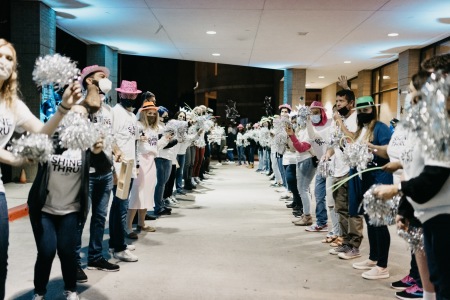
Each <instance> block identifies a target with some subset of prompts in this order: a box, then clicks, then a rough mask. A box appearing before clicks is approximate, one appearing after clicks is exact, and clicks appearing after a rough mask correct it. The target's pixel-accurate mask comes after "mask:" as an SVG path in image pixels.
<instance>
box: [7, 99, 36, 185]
mask: <svg viewBox="0 0 450 300" xmlns="http://www.w3.org/2000/svg"><path fill="white" fill-rule="evenodd" d="M31 118H35V116H34V115H33V114H32V113H31V111H30V110H29V109H28V107H27V106H26V105H25V103H23V102H22V101H21V100H15V101H14V102H13V104H12V106H11V107H9V106H8V105H7V103H6V102H5V101H4V100H0V147H2V149H3V148H5V146H6V144H8V142H9V140H10V139H11V136H12V135H13V133H14V131H15V130H18V129H19V128H18V127H20V126H22V125H23V124H24V123H26V122H27V121H28V120H30V119H31ZM1 175H2V174H1V170H0V192H3V193H4V192H5V187H4V186H3V181H2V180H1Z"/></svg>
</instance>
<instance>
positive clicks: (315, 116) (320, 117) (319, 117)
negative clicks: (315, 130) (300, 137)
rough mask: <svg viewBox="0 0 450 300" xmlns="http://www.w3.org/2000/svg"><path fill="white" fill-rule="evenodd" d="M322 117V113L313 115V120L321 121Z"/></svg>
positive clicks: (315, 121)
mask: <svg viewBox="0 0 450 300" xmlns="http://www.w3.org/2000/svg"><path fill="white" fill-rule="evenodd" d="M321 119H322V116H321V115H311V122H313V123H314V124H317V123H320V120H321Z"/></svg>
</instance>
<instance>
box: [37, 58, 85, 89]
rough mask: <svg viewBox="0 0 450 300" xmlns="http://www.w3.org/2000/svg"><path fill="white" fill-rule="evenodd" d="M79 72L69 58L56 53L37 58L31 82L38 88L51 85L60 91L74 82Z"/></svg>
mask: <svg viewBox="0 0 450 300" xmlns="http://www.w3.org/2000/svg"><path fill="white" fill-rule="evenodd" d="M79 73H80V70H79V69H78V68H77V65H76V64H75V63H74V62H72V61H71V60H70V58H68V57H65V56H61V55H60V54H58V53H56V54H53V55H46V56H44V57H38V59H36V63H35V66H34V70H33V80H34V82H36V84H37V85H38V86H44V85H53V86H54V87H55V89H61V88H63V87H64V86H65V85H68V84H70V83H72V82H74V81H75V80H76V79H77V77H78V74H79Z"/></svg>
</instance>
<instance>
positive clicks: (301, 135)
mask: <svg viewBox="0 0 450 300" xmlns="http://www.w3.org/2000/svg"><path fill="white" fill-rule="evenodd" d="M295 135H296V137H297V139H298V141H299V142H307V143H310V144H311V139H310V138H309V135H308V131H307V130H306V128H304V129H300V130H299V131H298V132H297V133H296V134H295ZM311 151H314V150H311V148H310V150H308V151H305V152H298V151H296V152H295V159H296V160H297V163H299V162H302V161H304V160H305V159H308V158H310V157H312V154H311Z"/></svg>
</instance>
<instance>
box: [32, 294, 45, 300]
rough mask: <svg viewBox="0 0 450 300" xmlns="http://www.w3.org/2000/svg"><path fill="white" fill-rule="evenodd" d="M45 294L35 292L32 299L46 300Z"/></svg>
mask: <svg viewBox="0 0 450 300" xmlns="http://www.w3.org/2000/svg"><path fill="white" fill-rule="evenodd" d="M44 299H45V298H44V296H41V295H38V294H34V296H33V298H32V300H44Z"/></svg>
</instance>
